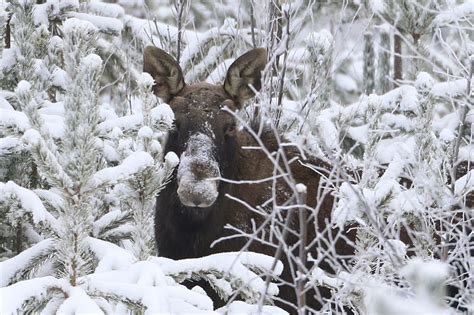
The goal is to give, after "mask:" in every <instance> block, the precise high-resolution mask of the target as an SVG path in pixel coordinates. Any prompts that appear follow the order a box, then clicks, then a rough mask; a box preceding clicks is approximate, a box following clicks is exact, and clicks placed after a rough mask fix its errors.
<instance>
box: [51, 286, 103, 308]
mask: <svg viewBox="0 0 474 315" xmlns="http://www.w3.org/2000/svg"><path fill="white" fill-rule="evenodd" d="M57 314H104V312H103V311H102V309H101V308H100V307H99V306H98V305H97V304H96V303H95V302H94V300H93V299H92V297H90V296H89V295H88V294H87V292H85V291H84V289H83V288H81V287H77V286H76V287H74V286H71V287H70V288H69V290H68V291H67V298H66V299H65V300H64V302H63V303H61V305H60V306H59V308H58V310H57Z"/></svg>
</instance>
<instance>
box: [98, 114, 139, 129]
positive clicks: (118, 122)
mask: <svg viewBox="0 0 474 315" xmlns="http://www.w3.org/2000/svg"><path fill="white" fill-rule="evenodd" d="M142 124H143V115H142V114H134V115H128V116H123V117H119V118H115V119H108V120H106V121H103V122H101V123H100V124H99V126H98V128H99V130H100V131H101V132H102V133H104V134H105V133H107V132H109V131H111V130H113V132H115V133H116V132H117V131H118V130H120V132H122V130H123V131H127V130H137V129H138V127H139V126H141V125H142ZM115 128H117V129H115Z"/></svg>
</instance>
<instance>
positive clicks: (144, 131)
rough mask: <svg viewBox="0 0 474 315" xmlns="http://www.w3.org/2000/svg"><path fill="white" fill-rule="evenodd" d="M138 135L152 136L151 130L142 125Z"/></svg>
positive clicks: (142, 136)
mask: <svg viewBox="0 0 474 315" xmlns="http://www.w3.org/2000/svg"><path fill="white" fill-rule="evenodd" d="M138 137H140V138H151V137H153V130H152V129H151V128H150V127H148V126H143V127H141V128H140V130H138Z"/></svg>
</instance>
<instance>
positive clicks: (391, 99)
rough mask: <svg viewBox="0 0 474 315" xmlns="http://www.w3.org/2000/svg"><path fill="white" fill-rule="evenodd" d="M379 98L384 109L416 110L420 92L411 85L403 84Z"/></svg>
mask: <svg viewBox="0 0 474 315" xmlns="http://www.w3.org/2000/svg"><path fill="white" fill-rule="evenodd" d="M379 98H380V103H381V105H382V106H383V108H384V109H397V108H399V109H400V110H403V111H415V110H416V109H417V108H418V92H417V90H416V88H415V87H413V86H411V85H402V86H401V87H399V88H396V89H394V90H392V91H390V92H388V93H386V94H384V95H381V96H380V97H379Z"/></svg>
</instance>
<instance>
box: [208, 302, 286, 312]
mask: <svg viewBox="0 0 474 315" xmlns="http://www.w3.org/2000/svg"><path fill="white" fill-rule="evenodd" d="M216 312H218V313H220V314H226V315H240V314H248V315H274V314H281V315H283V314H288V312H286V311H284V310H282V309H281V308H279V307H276V306H271V305H263V306H259V305H252V304H248V303H245V302H242V301H234V302H232V303H230V304H229V305H227V306H224V307H221V308H219V309H217V310H216Z"/></svg>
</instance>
